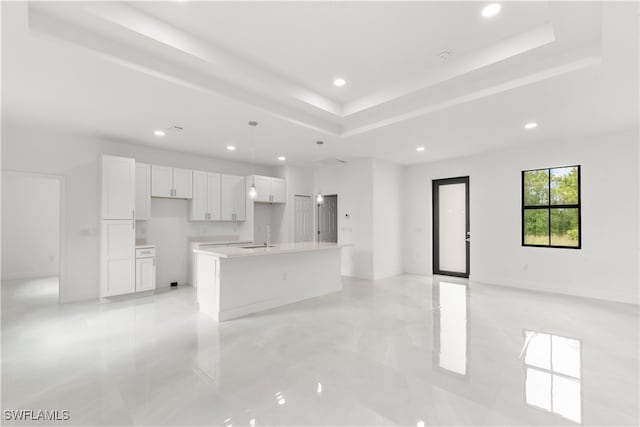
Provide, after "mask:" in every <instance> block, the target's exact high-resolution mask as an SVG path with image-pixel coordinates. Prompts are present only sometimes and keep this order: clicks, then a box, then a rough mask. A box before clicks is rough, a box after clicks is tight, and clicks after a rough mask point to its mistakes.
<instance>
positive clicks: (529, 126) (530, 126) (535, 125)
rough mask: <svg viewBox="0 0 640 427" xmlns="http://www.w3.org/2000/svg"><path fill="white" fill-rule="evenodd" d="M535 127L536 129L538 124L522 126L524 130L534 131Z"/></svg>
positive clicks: (532, 123)
mask: <svg viewBox="0 0 640 427" xmlns="http://www.w3.org/2000/svg"><path fill="white" fill-rule="evenodd" d="M537 127H538V124H537V123H536V122H531V123H527V124H526V125H524V128H525V129H535V128H537Z"/></svg>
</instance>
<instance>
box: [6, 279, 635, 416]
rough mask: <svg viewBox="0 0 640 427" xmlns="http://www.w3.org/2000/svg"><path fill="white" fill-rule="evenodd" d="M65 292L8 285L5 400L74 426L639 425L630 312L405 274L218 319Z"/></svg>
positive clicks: (170, 295) (174, 301)
mask: <svg viewBox="0 0 640 427" xmlns="http://www.w3.org/2000/svg"><path fill="white" fill-rule="evenodd" d="M460 283H462V284H460ZM55 286H56V282H55V279H53V280H51V279H50V280H39V281H33V282H27V283H25V282H5V283H3V284H2V297H3V298H2V392H3V394H2V407H3V409H34V410H37V409H59V410H62V409H67V410H69V411H70V415H71V420H70V421H68V422H67V423H69V424H75V425H96V424H98V425H105V424H108V425H221V426H232V425H235V426H240V425H256V426H260V425H407V426H417V427H422V426H426V425H522V424H527V425H577V424H584V425H594V424H598V425H602V424H608V425H625V424H626V425H638V423H639V417H638V400H639V393H638V388H639V384H638V375H639V370H638V364H639V362H638V350H639V349H638V320H639V318H638V309H637V307H634V306H627V305H623V304H611V303H602V302H596V301H590V300H583V299H578V298H571V297H561V296H551V295H548V294H539V293H534V292H526V291H518V290H511V289H507V288H500V287H493V286H486V285H476V284H471V285H470V286H467V285H465V284H464V282H455V281H453V280H451V279H447V278H444V277H441V278H436V279H433V280H432V279H431V278H427V277H417V276H401V277H396V278H393V279H389V280H383V281H379V282H375V283H372V282H367V281H360V280H352V279H345V284H344V290H343V291H342V292H340V293H337V294H333V295H329V296H326V297H321V298H316V299H313V300H309V301H305V302H302V303H297V304H293V305H290V306H286V307H282V308H279V309H276V310H272V311H269V312H266V313H263V314H260V315H253V316H250V317H246V318H242V319H238V320H234V321H229V322H226V323H222V324H220V325H218V324H216V323H215V322H213V321H212V320H210V319H209V318H207V317H206V316H204V315H201V314H200V313H198V311H197V309H196V306H195V303H194V300H195V295H194V291H193V289H192V288H178V289H176V290H167V291H164V292H162V293H159V294H156V295H153V296H148V297H142V298H133V299H128V300H124V301H119V302H114V303H108V304H101V305H100V304H98V303H93V302H92V303H78V304H69V305H64V306H58V305H56V304H55V300H56V298H57V296H56V294H55ZM31 424H33V423H31ZM56 424H62V423H56Z"/></svg>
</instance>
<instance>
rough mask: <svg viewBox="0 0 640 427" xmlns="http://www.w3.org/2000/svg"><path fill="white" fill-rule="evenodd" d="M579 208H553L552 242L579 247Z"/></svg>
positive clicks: (556, 244) (555, 244)
mask: <svg viewBox="0 0 640 427" xmlns="http://www.w3.org/2000/svg"><path fill="white" fill-rule="evenodd" d="M578 233H579V231H578V208H553V209H551V244H552V245H554V246H571V247H578V242H579V239H578V237H579V236H578Z"/></svg>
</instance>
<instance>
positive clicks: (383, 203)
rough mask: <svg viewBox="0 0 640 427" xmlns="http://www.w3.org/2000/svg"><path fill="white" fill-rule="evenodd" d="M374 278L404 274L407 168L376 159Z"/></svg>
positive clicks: (374, 181)
mask: <svg viewBox="0 0 640 427" xmlns="http://www.w3.org/2000/svg"><path fill="white" fill-rule="evenodd" d="M372 179H373V230H372V234H373V278H374V279H375V280H378V279H384V278H386V277H391V276H397V275H399V274H402V272H403V265H402V237H403V236H402V233H403V228H402V219H403V218H402V203H403V193H404V190H403V187H404V186H403V184H404V182H403V169H402V167H401V166H399V165H396V164H394V163H389V162H385V161H381V160H374V161H373V178H372Z"/></svg>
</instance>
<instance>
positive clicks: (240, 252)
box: [193, 242, 345, 258]
mask: <svg viewBox="0 0 640 427" xmlns="http://www.w3.org/2000/svg"><path fill="white" fill-rule="evenodd" d="M344 246H345V245H341V244H337V243H325V242H319V243H318V242H298V243H279V244H276V245H274V246H272V247H269V248H267V247H260V248H254V249H245V248H241V247H224V248H195V249H194V250H193V252H195V253H203V254H207V255H212V256H216V257H219V258H242V257H250V256H261V255H280V254H286V253H293V252H309V251H323V250H328V249H339V248H342V247H344Z"/></svg>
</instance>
